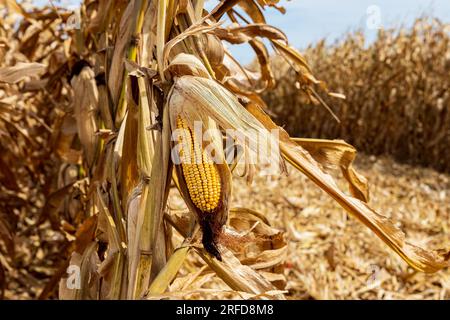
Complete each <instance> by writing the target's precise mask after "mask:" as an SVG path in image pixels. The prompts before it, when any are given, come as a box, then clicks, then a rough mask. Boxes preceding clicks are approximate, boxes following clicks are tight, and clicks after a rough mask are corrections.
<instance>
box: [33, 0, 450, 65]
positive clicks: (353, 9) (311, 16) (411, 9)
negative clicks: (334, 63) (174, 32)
mask: <svg viewBox="0 0 450 320" xmlns="http://www.w3.org/2000/svg"><path fill="white" fill-rule="evenodd" d="M35 2H36V3H39V4H43V3H46V2H47V1H45V0H38V1H35ZM54 2H55V3H72V4H73V3H78V1H76V0H66V1H64V0H63V1H57V0H54ZM217 3H218V1H217V0H206V6H207V7H208V8H211V7H213V6H214V5H215V4H217ZM280 4H281V5H282V6H284V7H285V8H286V9H287V12H286V14H284V15H283V14H281V13H279V12H278V11H277V10H275V9H267V10H266V12H265V16H266V19H267V22H268V23H269V24H271V25H273V26H276V27H278V28H280V29H281V30H283V31H284V32H285V33H286V34H287V36H288V38H289V41H290V42H291V44H292V45H294V46H295V47H297V48H300V49H301V48H305V47H306V46H308V45H309V44H311V43H315V42H317V41H318V40H320V39H322V38H326V39H327V41H328V42H334V41H335V40H337V39H339V38H342V36H343V35H344V34H345V33H346V32H347V31H353V30H356V29H362V30H364V32H365V33H366V35H367V37H368V39H374V38H375V36H376V33H377V30H376V29H371V28H368V27H367V22H368V21H369V22H371V21H374V20H371V19H374V18H376V17H377V16H378V17H379V18H380V19H379V22H380V23H379V26H380V27H383V28H391V27H398V26H401V25H406V26H408V25H411V23H412V21H414V19H415V18H416V17H418V16H420V15H422V14H423V13H427V14H429V15H432V16H435V17H437V18H439V19H441V20H442V21H444V22H449V23H450V0H291V1H287V0H281V1H280ZM371 6H376V7H372V8H371V9H372V10H373V8H375V9H376V10H377V11H370V12H369V15H368V13H367V10H368V8H370V7H371ZM368 19H369V20H368ZM232 51H233V53H234V54H235V55H236V56H237V58H238V59H239V60H240V61H242V62H244V63H247V62H250V61H251V60H252V58H253V57H252V56H251V55H250V52H251V51H250V50H249V48H248V47H246V46H238V47H236V48H235V49H233V50H232Z"/></svg>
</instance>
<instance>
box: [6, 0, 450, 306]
mask: <svg viewBox="0 0 450 320" xmlns="http://www.w3.org/2000/svg"><path fill="white" fill-rule="evenodd" d="M277 3H278V1H266V0H252V1H237V0H223V1H220V2H219V1H218V2H217V3H216V5H215V7H214V8H213V9H212V10H210V11H208V10H206V9H205V6H204V1H203V0H187V1H177V0H147V1H145V0H131V1H107V0H98V1H97V0H89V1H88V0H86V1H84V2H83V3H82V4H81V6H80V10H78V11H75V12H72V11H68V10H67V9H64V8H59V7H55V6H54V5H49V6H47V7H43V8H36V7H33V6H32V5H29V4H27V3H18V2H16V1H9V0H4V1H0V19H1V23H0V58H1V59H0V135H1V139H0V146H1V151H2V156H1V158H0V199H1V200H0V298H6V299H75V300H81V299H83V300H84V299H92V300H106V299H130V300H134V299H212V298H214V299H279V300H284V299H288V298H311V297H313V298H317V299H320V298H327V297H328V298H329V297H330V296H329V295H328V296H327V295H326V294H324V293H323V292H320V290H319V291H318V290H317V288H316V287H314V286H311V285H310V280H308V279H309V278H307V277H309V276H312V277H314V270H311V269H310V268H309V267H308V266H310V264H308V263H307V262H305V263H304V264H303V267H302V268H305V269H304V270H303V271H302V270H301V269H296V270H297V273H298V272H300V273H301V272H306V271H308V274H306V275H302V276H301V277H297V278H296V279H303V280H304V281H303V284H298V283H297V284H296V281H293V280H292V279H290V278H289V277H290V274H291V273H294V274H295V272H293V266H292V264H293V263H294V262H293V260H292V257H293V255H294V256H295V257H297V258H298V259H300V260H301V259H307V258H308V255H309V254H308V253H305V256H304V257H302V256H301V254H302V252H303V251H302V248H296V247H295V246H293V245H292V243H294V242H297V241H304V242H302V243H303V245H305V246H310V248H315V245H317V244H320V243H321V242H320V241H321V238H320V237H319V238H317V239H316V240H315V241H314V243H312V242H310V240H308V234H309V235H311V233H307V232H305V234H302V233H301V232H300V235H299V234H298V233H296V231H295V230H294V229H295V226H294V225H292V224H282V223H281V222H282V221H286V220H283V219H279V218H280V216H281V215H282V213H283V212H285V208H283V207H282V206H277V207H275V208H273V210H270V212H268V211H267V210H266V209H264V208H260V207H259V206H258V204H257V203H254V202H253V201H249V199H247V200H245V199H246V197H249V196H251V197H255V198H256V197H257V196H258V194H259V192H263V191H264V190H265V189H264V187H261V184H266V182H267V181H268V180H270V181H282V180H280V179H283V178H282V177H284V176H285V174H286V173H287V172H289V174H290V176H292V175H293V176H294V177H298V179H295V181H291V184H292V185H291V186H289V185H288V186H286V188H285V191H286V193H287V192H288V191H294V190H295V191H296V192H298V193H302V194H303V195H304V196H305V197H307V198H308V199H309V200H308V201H311V203H315V202H317V200H318V199H326V200H323V201H322V200H321V201H320V202H322V203H328V205H329V206H330V207H329V208H334V209H333V210H336V211H335V212H337V213H338V215H339V216H340V217H347V214H348V215H349V216H350V217H351V218H350V219H353V218H355V219H353V220H352V221H354V222H355V224H354V226H353V227H352V228H363V230H365V231H364V232H368V235H367V237H366V241H367V243H368V244H370V242H371V241H372V240H370V239H371V238H373V239H377V238H378V239H379V240H377V241H379V242H380V243H382V244H383V245H382V246H380V249H379V250H381V251H379V252H378V254H377V255H378V257H380V256H381V257H384V259H388V258H387V257H395V258H392V259H397V260H399V261H397V260H392V261H396V262H395V263H398V264H399V265H401V266H402V267H401V268H403V269H402V271H404V272H405V273H406V275H405V277H408V274H409V275H410V276H412V275H414V274H416V273H418V274H420V275H422V274H423V275H424V276H429V277H433V276H436V277H438V279H441V278H439V277H445V276H446V275H447V273H445V270H444V271H441V270H442V269H446V268H448V264H449V263H448V260H449V259H450V252H449V251H448V247H449V245H450V244H449V243H448V242H446V241H445V240H442V239H443V238H444V239H445V237H446V236H447V235H448V231H449V230H448V229H446V230H445V228H444V227H443V229H444V230H439V235H441V236H442V238H439V239H438V240H439V241H435V242H431V243H430V242H424V241H416V240H421V239H418V238H417V237H414V238H413V239H410V238H409V235H410V233H408V236H407V235H406V234H405V233H404V232H403V231H402V230H401V229H400V228H399V224H397V223H395V222H394V221H392V220H391V219H390V218H391V217H396V216H395V215H393V214H392V210H394V209H393V208H395V210H397V209H398V210H403V209H400V208H397V207H394V206H393V207H392V208H389V207H386V206H381V207H376V208H375V207H374V206H372V204H371V202H370V201H371V200H370V199H371V196H370V195H371V193H370V192H369V185H368V181H367V179H366V178H365V177H364V175H362V174H361V173H360V172H359V169H356V166H355V165H354V160H355V158H356V149H355V148H354V147H353V146H352V145H350V144H348V143H347V142H344V141H342V140H321V139H307V138H297V137H294V136H292V137H291V136H290V135H289V134H288V133H287V132H286V131H285V130H284V129H282V127H279V126H278V125H277V124H275V122H274V121H272V119H271V117H270V116H269V114H270V113H271V111H270V109H269V108H268V106H267V105H266V103H265V102H264V100H263V98H262V97H267V94H268V93H267V92H270V91H271V90H275V91H274V92H275V93H276V94H278V93H277V90H279V88H280V87H282V88H286V86H285V85H283V81H285V80H283V79H280V77H279V76H277V72H276V71H275V70H278V68H274V67H273V66H272V63H271V59H272V58H271V57H270V56H269V53H268V52H269V51H268V48H267V44H270V45H271V46H272V48H273V49H274V51H275V54H276V55H277V56H278V58H277V59H283V60H284V61H285V62H284V63H287V64H288V65H289V66H291V68H292V69H290V77H291V78H290V79H291V81H292V82H296V83H297V84H298V88H299V89H297V94H298V95H299V96H302V97H306V98H307V99H308V100H311V101H317V102H319V103H322V105H323V107H325V108H327V103H326V102H325V101H333V103H334V102H336V101H339V99H342V95H341V94H340V93H336V92H341V89H342V90H347V89H349V92H345V94H346V95H347V99H349V98H351V97H352V92H356V91H357V90H356V88H355V87H353V86H352V89H350V88H347V87H339V88H333V81H332V77H333V76H334V74H335V73H337V71H336V70H332V69H331V68H329V70H325V69H323V68H321V67H319V66H314V64H311V65H310V64H309V60H311V61H312V62H313V63H314V62H315V61H317V60H314V59H318V58H319V56H320V54H321V53H320V52H323V51H320V50H325V49H323V48H322V49H320V47H319V48H318V49H316V50H319V51H318V52H315V51H312V52H313V55H314V56H313V57H309V58H308V59H306V58H305V57H304V56H303V55H302V54H301V53H300V52H299V51H298V50H297V49H295V48H294V47H292V46H291V45H290V43H289V42H288V39H287V38H286V35H285V34H284V33H283V32H282V31H281V30H279V29H277V28H275V27H272V26H270V21H266V19H265V17H264V14H263V12H264V10H280V11H283V10H284V9H283V8H281V7H279V6H278V4H277ZM262 39H265V41H263V40H262ZM440 43H441V42H439V44H440ZM225 44H227V46H230V45H241V44H248V45H249V46H250V47H251V48H252V49H253V51H254V53H255V61H256V62H255V64H254V66H251V67H248V66H245V65H242V64H240V63H239V61H238V60H237V59H235V58H234V57H233V55H232V54H231V53H230V51H229V50H228V49H227V46H225ZM312 50H314V49H312ZM435 50H436V52H438V50H442V49H437V48H436V49H435ZM310 52H311V51H310ZM310 52H308V55H307V56H309V55H311V53H310ZM337 52H340V51H337ZM439 52H440V51H439ZM323 54H324V53H323ZM338 54H341V53H338ZM436 55H438V53H436ZM342 60H343V63H352V61H354V60H353V58H352V57H346V56H344V57H343V58H342ZM322 67H323V66H322ZM436 68H437V66H436ZM316 71H318V72H316ZM325 71H326V72H325ZM322 72H324V74H321V73H322ZM319 76H320V78H319ZM427 79H428V78H427ZM329 80H330V81H329ZM378 81H382V80H381V79H380V80H378ZM430 81H436V82H438V80H437V79H432V80H430ZM329 82H330V84H329V86H328V87H326V86H325V83H329ZM433 83H434V82H433ZM443 86H444V84H442V87H443ZM362 87H363V89H368V88H371V87H370V86H366V85H363V86H362ZM327 88H330V91H329V90H328V89H327ZM331 89H332V90H331ZM289 90H293V89H289ZM352 90H353V91H352ZM369 90H370V89H369ZM399 90H400V89H399ZM290 92H292V91H290ZM433 92H434V91H433ZM353 94H354V95H355V96H356V95H357V93H353ZM404 94H406V92H404ZM446 94H447V95H448V93H442V95H443V96H442V97H447V96H446ZM287 97H289V96H288V95H287V94H286V98H287ZM439 97H441V96H439ZM329 99H330V100H329ZM443 99H444V98H443ZM445 99H448V97H447V98H445ZM281 100H282V99H280V102H279V105H280V106H283V104H284V102H282V101H281ZM270 101H271V102H270V105H271V106H272V107H273V104H274V102H273V100H270ZM337 103H339V102H337ZM330 105H333V104H332V103H331V102H330ZM283 108H284V107H283ZM286 108H287V107H286ZM316 108H317V109H319V108H320V107H319V106H316ZM371 108H375V105H374V106H372V107H371ZM287 110H288V109H287ZM315 112H316V111H308V113H305V117H306V116H308V117H310V115H311V117H310V118H309V120H308V121H309V123H312V122H314V123H315V124H317V125H318V126H319V125H321V123H320V120H319V119H318V118H315V117H316V116H317V115H318V114H319V113H315ZM317 112H318V111H317ZM413 112H419V113H420V114H422V113H421V112H422V111H419V110H413ZM335 113H336V114H337V115H338V117H339V118H342V119H341V121H343V119H345V116H342V114H340V113H339V112H337V111H335ZM349 113H350V112H349ZM447 118H448V117H447ZM447 120H448V119H447ZM447 120H446V121H447ZM277 121H278V119H277ZM427 121H429V120H427ZM286 123H288V121H287V120H286ZM279 124H280V125H282V124H281V123H279ZM436 125H437V124H436ZM198 126H200V128H198ZM436 130H437V129H436ZM236 132H237V134H236V135H233V133H236ZM273 132H276V134H277V135H276V136H275V135H274V134H273ZM351 134H355V133H353V132H352V133H351ZM358 134H361V135H362V134H363V133H358ZM203 135H207V136H208V141H204V140H202V138H201V136H203ZM356 137H357V138H360V136H359V135H357V136H356ZM203 138H204V137H203ZM361 138H362V137H361ZM443 139H444V138H443ZM350 140H351V139H350ZM261 141H265V142H268V143H269V144H270V146H275V145H276V146H277V148H274V150H275V152H270V153H268V154H264V157H263V158H264V159H263V160H264V161H262V162H258V161H256V160H258V159H259V158H260V157H261V154H260V147H261V146H262V144H263V143H262V142H261ZM351 142H355V140H351ZM440 143H441V140H439V141H438V140H437V142H436V145H437V144H440ZM356 144H357V142H356ZM271 150H272V149H271ZM272 151H273V150H272ZM273 164H275V165H274V166H273ZM270 165H272V167H274V168H272V167H271V166H270ZM269 168H271V170H272V171H270V173H271V174H270V175H267V172H268V170H269ZM296 175H298V176H296ZM264 179H268V180H266V181H265V182H264ZM302 179H303V180H302ZM258 181H259V182H258ZM283 181H286V180H283ZM436 181H437V182H436V183H437V186H438V187H440V186H445V178H444V177H441V176H439V179H438V180H436ZM442 181H443V182H442ZM252 182H253V183H254V184H253V185H252V184H251V183H252ZM299 182H300V183H301V184H300V185H298V183H299ZM255 183H256V184H255ZM280 183H282V182H280ZM252 186H253V187H252ZM257 186H260V187H257ZM293 186H295V189H292V188H293ZM304 186H305V187H306V189H305V190H303V187H304ZM272 187H273V190H272V192H275V191H276V190H278V191H277V192H279V191H280V190H279V188H278V187H277V186H272ZM289 189H291V190H289ZM245 190H247V191H245ZM312 190H315V191H317V192H319V193H314V192H313V191H312ZM243 192H245V193H246V196H245V195H243V194H242V193H243ZM265 192H267V191H265ZM319 194H320V196H319ZM261 195H263V193H261ZM375 195H376V197H375V199H379V197H380V193H379V192H378V191H376V192H375ZM444 196H445V195H444ZM282 197H283V195H280V199H282ZM285 199H286V201H287V202H288V203H289V204H290V206H291V207H296V206H297V204H296V203H295V200H293V199H292V197H288V195H287V194H286V197H285ZM302 201H303V200H302ZM326 201H328V202H326ZM377 201H378V200H377ZM443 202H444V204H445V201H443ZM261 203H262V202H261ZM376 203H378V202H376ZM301 206H303V205H301ZM299 208H300V207H297V209H299ZM380 208H381V209H383V211H384V210H386V211H387V212H381V211H379V209H380ZM442 208H443V210H445V212H444V215H445V214H448V211H447V210H448V208H446V207H444V206H443V207H442ZM278 209H279V210H280V211H279V212H278V211H277V210H278ZM408 209H412V210H414V208H408ZM323 210H324V211H327V210H328V209H323ZM316 211H317V210H316ZM319 211H321V210H319ZM319 211H317V212H316V213H318V212H319ZM303 213H305V217H307V216H308V215H306V212H303ZM401 213H402V214H403V211H401ZM301 214H302V213H299V215H301ZM309 216H311V222H310V223H311V226H312V225H313V224H315V223H317V225H320V226H323V225H324V224H327V223H330V224H331V223H334V221H335V220H333V219H334V218H333V219H331V220H330V221H329V222H327V219H326V216H323V217H322V218H321V219H319V220H317V219H316V217H314V214H312V213H311V212H310V213H309ZM285 217H287V216H285ZM416 218H417V217H416ZM345 220H346V218H345ZM447 220H448V219H447ZM443 226H444V225H443ZM355 230H356V229H355ZM358 230H359V229H358ZM349 234H350V233H349ZM322 238H323V237H322ZM343 241H344V243H345V240H343ZM355 245H356V244H355ZM361 245H363V244H361ZM337 247H338V246H337ZM389 249H390V250H391V251H389ZM293 250H294V251H293ZM295 250H298V251H295ZM336 250H339V249H336ZM355 252H356V251H355ZM380 252H382V253H381V254H380ZM360 254H362V253H360ZM297 258H296V259H297ZM311 259H312V257H311ZM389 259H390V258H389ZM311 261H313V260H311ZM330 261H331V260H330ZM389 261H391V260H389ZM299 270H300V271H299ZM333 270H334V269H333ZM335 271H336V274H340V275H342V276H344V273H345V272H347V271H345V270H344V271H342V272H343V273H339V269H336V270H335ZM317 272H320V270H317ZM405 279H406V278H405ZM329 282H331V281H329ZM433 283H434V282H433ZM441 289H442V290H444V289H445V290H446V288H445V287H443V288H441ZM411 290H412V291H414V290H413V289H411ZM305 292H306V293H305ZM446 292H447V293H446ZM331 294H332V296H331V297H332V298H345V297H346V294H345V293H342V292H340V291H339V290H336V291H335V292H333V293H331ZM360 294H361V296H358V297H361V298H367V297H372V296H365V295H364V292H361V293H360ZM437 295H438V298H439V297H440V298H446V297H447V298H448V291H444V293H442V291H440V292H439V293H437ZM433 297H435V296H434V295H433Z"/></svg>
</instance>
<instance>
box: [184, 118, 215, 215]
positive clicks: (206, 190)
mask: <svg viewBox="0 0 450 320" xmlns="http://www.w3.org/2000/svg"><path fill="white" fill-rule="evenodd" d="M177 129H181V130H183V134H182V135H181V136H180V138H179V141H178V142H179V143H180V144H181V150H180V156H181V166H182V171H183V176H184V179H185V180H186V185H187V188H188V191H189V195H190V197H191V200H192V202H193V203H194V205H195V206H196V207H197V208H198V209H200V210H201V211H203V212H208V213H211V212H214V211H215V210H216V209H217V207H218V206H219V202H220V194H221V183H220V176H219V171H218V170H217V168H216V166H215V164H214V163H213V161H212V160H211V159H210V158H209V156H208V155H207V154H206V153H205V152H204V150H202V148H201V145H200V144H199V143H197V141H196V139H195V137H194V134H193V132H192V131H191V129H190V128H189V127H188V125H187V123H186V120H185V119H183V118H182V117H180V116H178V117H177Z"/></svg>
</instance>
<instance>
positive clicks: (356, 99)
mask: <svg viewBox="0 0 450 320" xmlns="http://www.w3.org/2000/svg"><path fill="white" fill-rule="evenodd" d="M305 57H306V59H307V60H308V62H309V64H310V66H311V68H312V69H313V70H314V74H315V75H316V76H317V78H319V79H321V80H324V81H325V82H326V85H327V86H328V88H330V90H333V91H337V92H341V93H343V94H345V96H346V99H345V100H336V99H332V98H327V97H324V100H325V101H326V102H327V103H328V104H329V105H330V106H331V107H332V109H333V111H334V113H335V114H336V115H337V116H338V118H339V119H340V121H341V122H340V123H338V122H336V121H334V119H333V118H332V117H331V116H330V114H329V113H328V112H327V111H326V110H325V109H324V108H321V107H317V106H315V105H313V104H311V103H309V102H308V99H306V97H305V96H304V95H303V96H302V95H299V94H298V90H297V88H296V86H295V83H294V82H293V81H292V76H293V74H294V71H293V70H292V69H291V68H290V67H289V65H287V64H286V63H284V62H282V61H281V59H274V60H273V64H274V65H275V66H276V67H275V68H274V71H275V72H276V74H275V77H276V78H277V80H278V85H277V87H276V88H275V89H274V90H272V91H269V92H267V93H266V94H265V95H264V98H265V100H266V102H267V104H268V105H269V106H270V109H271V110H272V111H273V113H274V114H275V115H276V121H277V123H280V124H283V125H285V128H286V129H287V131H288V132H289V133H291V134H293V135H295V136H302V137H303V136H304V137H315V138H323V139H344V140H346V141H347V142H348V143H350V144H352V145H354V146H355V147H356V148H357V149H358V150H360V151H364V152H366V153H369V154H374V155H380V154H389V155H392V156H393V157H395V158H396V159H397V160H399V161H402V162H406V163H410V164H418V165H424V166H431V167H434V168H436V169H438V170H440V171H445V172H450V151H449V148H448V146H449V145H450V91H449V90H448V89H449V88H450V77H449V74H450V25H448V24H444V23H442V22H439V21H438V20H433V19H431V18H422V19H418V20H417V21H416V23H415V24H414V26H413V27H412V28H411V29H401V30H381V31H380V32H379V34H378V37H377V39H376V40H375V41H374V42H373V43H370V44H368V43H367V40H366V39H365V36H364V35H363V34H362V33H355V34H348V35H347V36H345V37H344V39H342V40H341V41H339V42H338V43H335V44H332V45H326V44H325V42H324V41H322V42H320V43H318V44H317V45H316V46H314V47H309V48H308V49H307V50H305Z"/></svg>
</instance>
